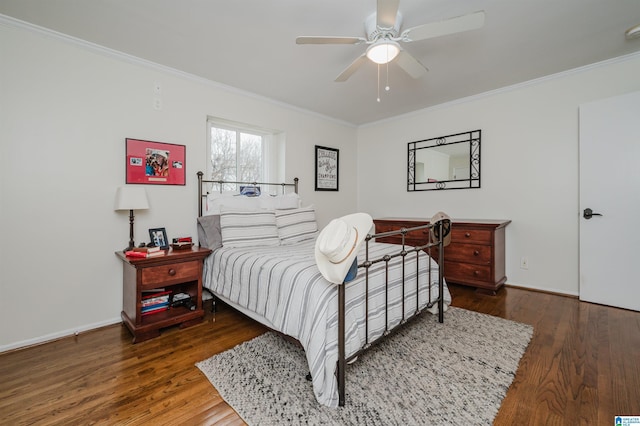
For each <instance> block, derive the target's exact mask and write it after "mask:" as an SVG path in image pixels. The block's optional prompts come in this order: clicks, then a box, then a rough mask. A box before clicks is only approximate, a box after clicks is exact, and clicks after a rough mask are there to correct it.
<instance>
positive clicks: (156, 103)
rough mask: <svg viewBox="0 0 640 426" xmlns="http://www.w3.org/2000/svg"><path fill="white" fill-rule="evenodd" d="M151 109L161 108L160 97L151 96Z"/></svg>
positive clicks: (158, 109)
mask: <svg viewBox="0 0 640 426" xmlns="http://www.w3.org/2000/svg"><path fill="white" fill-rule="evenodd" d="M153 109H155V110H157V111H160V110H161V109H162V99H160V98H153Z"/></svg>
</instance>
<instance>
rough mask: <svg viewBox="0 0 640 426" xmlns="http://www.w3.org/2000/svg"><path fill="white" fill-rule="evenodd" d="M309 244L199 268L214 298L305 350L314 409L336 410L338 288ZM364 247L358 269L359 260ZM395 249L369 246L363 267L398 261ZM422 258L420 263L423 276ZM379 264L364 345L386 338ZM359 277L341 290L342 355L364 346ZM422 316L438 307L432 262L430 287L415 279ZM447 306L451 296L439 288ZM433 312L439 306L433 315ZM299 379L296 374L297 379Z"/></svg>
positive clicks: (396, 289) (217, 257) (423, 277)
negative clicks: (384, 259) (325, 275)
mask: <svg viewBox="0 0 640 426" xmlns="http://www.w3.org/2000/svg"><path fill="white" fill-rule="evenodd" d="M314 246H315V240H307V241H302V242H299V243H296V244H291V245H282V246H276V247H251V248H247V247H245V248H228V247H222V248H219V249H217V250H216V251H214V253H213V254H212V255H210V256H209V257H208V258H207V259H206V261H205V265H204V268H205V272H204V286H205V287H207V288H208V289H210V290H211V291H212V292H213V293H214V294H215V295H216V296H217V297H220V298H221V299H222V300H224V301H225V302H227V303H229V304H231V305H232V306H234V307H236V308H237V309H239V310H240V311H242V312H244V313H246V314H247V315H249V316H250V317H252V318H254V319H256V320H257V321H260V322H261V323H263V324H265V325H267V326H268V327H270V328H272V329H275V330H277V331H280V332H282V333H284V334H287V335H289V336H292V337H294V338H295V339H297V340H298V341H299V342H300V343H301V344H302V346H303V347H304V349H305V353H306V356H307V361H308V364H309V371H310V372H311V375H312V377H313V390H314V393H315V395H316V398H317V400H318V402H320V403H321V404H324V405H327V406H329V407H337V406H338V386H337V379H336V375H335V369H336V362H337V359H338V346H337V345H338V343H337V336H338V296H337V291H336V286H335V285H334V284H331V283H329V282H328V281H326V280H325V279H324V278H323V277H322V275H321V274H320V272H319V271H318V268H317V266H316V263H315V257H314ZM364 246H365V245H364V244H363V246H362V249H361V252H360V253H359V255H358V262H359V263H362V262H363V261H364V259H365V254H364V253H365V252H364ZM400 248H401V247H400V246H397V245H390V244H381V243H375V242H370V243H369V259H370V260H374V259H377V258H380V257H381V256H382V255H384V254H385V253H387V254H392V253H397V252H398V251H399V250H400ZM415 259H416V255H415V254H411V255H409V256H407V259H406V260H405V274H406V278H405V286H404V287H405V300H406V304H405V317H408V316H410V315H411V313H413V312H414V311H415V309H416V306H415V305H416V303H415V293H416V266H415V261H416V260H415ZM427 259H428V256H427V255H426V254H422V255H421V256H420V258H419V260H418V262H419V265H420V266H421V268H424V269H425V270H426V268H427ZM384 268H385V265H384V262H380V263H377V264H375V265H374V266H372V267H371V268H370V269H369V294H370V296H369V341H372V340H374V339H375V338H376V337H378V336H380V335H382V334H383V333H384V330H385V314H384V310H385V295H384V276H385V272H384ZM363 271H364V270H363V269H361V270H360V271H359V274H358V276H357V278H356V279H355V280H353V281H351V282H349V283H347V284H346V285H347V287H346V326H345V330H346V336H345V342H346V354H347V357H348V356H350V355H352V354H354V353H355V352H356V351H357V350H359V349H360V348H361V347H362V346H363V345H364V344H365V326H364V323H365V315H364V311H365V305H364V303H365V302H364V296H363V294H364V288H365V284H364V281H365V280H364V275H365V274H364V272H363ZM419 277H420V279H419V280H420V283H419V285H420V289H421V290H420V292H419V304H420V308H423V307H425V306H426V305H427V304H428V303H429V301H430V300H429V299H430V298H431V300H436V298H437V292H438V267H437V265H436V264H435V262H431V279H430V283H431V284H430V286H429V285H427V273H426V272H421V273H420V274H419ZM401 300H402V259H401V258H400V257H398V258H395V259H393V260H391V261H390V262H389V299H388V303H389V312H390V313H389V316H388V318H389V319H388V321H389V328H391V327H392V326H393V325H396V324H398V323H399V322H400V320H401V316H402V306H401ZM444 300H445V306H447V305H448V303H449V302H450V301H451V296H450V294H449V291H448V289H447V288H446V286H445V294H444ZM433 309H434V310H436V309H437V304H436V305H435V306H434V307H433ZM301 374H302V372H301Z"/></svg>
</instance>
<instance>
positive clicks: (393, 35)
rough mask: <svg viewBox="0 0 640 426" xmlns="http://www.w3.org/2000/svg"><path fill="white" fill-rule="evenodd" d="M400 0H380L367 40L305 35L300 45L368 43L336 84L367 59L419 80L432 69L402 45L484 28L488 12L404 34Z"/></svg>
mask: <svg viewBox="0 0 640 426" xmlns="http://www.w3.org/2000/svg"><path fill="white" fill-rule="evenodd" d="M399 3H400V0H378V4H377V11H376V12H375V13H373V14H372V15H371V16H369V17H368V18H367V19H366V20H365V23H364V26H365V32H366V38H365V37H333V36H301V37H297V38H296V44H363V43H364V44H368V45H369V47H368V48H367V50H366V51H365V52H364V53H363V54H362V55H360V56H359V57H358V58H357V59H356V60H355V61H353V62H352V63H351V65H349V66H348V67H347V68H346V69H345V70H344V71H342V73H340V75H339V76H338V77H337V78H336V80H335V81H337V82H343V81H347V79H349V77H351V75H353V73H355V72H356V71H357V70H358V68H360V67H361V66H362V65H363V64H364V63H365V62H366V61H367V59H370V60H371V61H373V62H375V63H377V64H386V63H389V62H391V61H393V60H395V61H396V63H397V64H398V65H399V66H400V68H402V69H403V70H404V71H406V72H407V73H408V74H409V75H410V76H411V77H413V78H419V77H421V76H423V75H424V74H425V73H426V72H427V71H428V70H427V68H426V67H425V66H424V65H422V64H421V63H420V61H418V60H417V59H416V58H414V57H413V56H412V55H411V54H409V53H408V52H407V51H406V50H404V49H403V48H402V46H401V45H400V42H401V43H409V42H413V41H420V40H425V39H428V38H434V37H440V36H443V35H447V34H454V33H458V32H462V31H468V30H473V29H477V28H480V27H482V26H483V25H484V12H483V11H479V12H474V13H470V14H468V15H463V16H458V17H455V18H450V19H445V20H443V21H438V22H430V23H427V24H423V25H418V26H416V27H413V28H409V29H406V30H403V31H402V32H400V28H401V26H402V14H401V13H400V12H399V11H398V5H399Z"/></svg>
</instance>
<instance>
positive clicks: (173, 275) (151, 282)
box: [142, 260, 201, 287]
mask: <svg viewBox="0 0 640 426" xmlns="http://www.w3.org/2000/svg"><path fill="white" fill-rule="evenodd" d="M200 264H201V262H199V261H195V260H194V261H191V262H183V263H173V264H171V265H161V266H152V267H149V268H144V269H142V286H143V287H144V286H151V287H159V286H162V285H163V284H170V283H173V282H184V281H189V280H198V279H199V272H200Z"/></svg>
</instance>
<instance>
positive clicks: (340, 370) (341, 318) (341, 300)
mask: <svg viewBox="0 0 640 426" xmlns="http://www.w3.org/2000/svg"><path fill="white" fill-rule="evenodd" d="M434 227H438V228H437V229H436V231H437V232H435V234H436V235H439V236H440V238H439V241H437V242H435V243H428V244H425V245H422V246H417V247H407V246H406V245H405V236H406V235H407V233H409V232H411V231H418V230H424V229H429V230H431V228H434ZM392 235H401V236H402V246H401V249H400V250H399V251H398V252H397V253H394V254H392V255H384V256H382V257H380V258H377V259H370V258H369V242H370V241H371V240H374V239H375V238H379V237H387V236H392ZM443 235H444V221H439V222H436V223H435V224H428V225H422V226H416V227H413V228H402V229H400V230H397V231H388V232H382V233H379V234H374V235H367V238H366V240H365V241H366V242H365V244H366V255H365V260H364V262H362V263H360V264H358V271H359V272H360V271H361V269H364V273H365V344H364V345H363V347H362V348H361V349H359V350H358V351H357V352H356V353H355V354H353V355H351V356H350V357H349V358H346V354H345V303H346V286H347V285H348V283H343V284H341V285H339V286H338V362H337V370H336V374H337V378H338V397H339V400H338V404H339V405H340V406H344V404H345V386H346V384H345V370H346V366H347V363H348V362H350V361H352V360H354V359H355V358H357V357H358V356H359V355H360V354H362V353H363V352H364V351H366V350H367V349H369V348H370V347H371V346H373V345H374V344H376V343H378V342H380V341H381V340H383V339H384V338H386V337H388V336H389V335H390V334H392V333H393V332H394V331H395V330H397V329H398V328H399V327H401V326H402V325H404V324H406V323H407V322H408V321H410V320H411V319H414V318H416V317H417V316H418V315H420V313H421V312H422V311H423V310H424V309H426V308H431V307H433V305H435V304H436V303H437V304H438V321H439V322H441V323H442V322H444V296H443V294H444V243H443ZM435 247H437V248H438V297H437V298H436V299H435V300H432V295H431V280H430V277H431V262H430V257H431V256H429V255H427V256H425V257H426V259H427V262H428V267H427V269H426V271H425V272H423V273H426V274H428V278H427V286H428V288H429V303H428V304H427V305H426V306H425V308H422V309H420V303H419V300H418V299H419V294H420V291H419V290H420V289H419V283H420V264H419V263H420V262H419V260H420V253H421V252H422V251H423V250H427V251H429V249H430V248H435ZM412 253H415V254H416V296H415V297H416V310H415V311H414V312H410V313H409V314H408V315H407V314H406V312H405V311H406V309H405V304H406V300H405V284H406V283H405V277H406V273H405V272H406V271H405V259H406V257H407V256H408V255H410V254H412ZM400 256H401V257H402V318H401V320H400V322H399V323H398V324H397V325H395V326H393V327H391V328H389V321H388V311H389V306H388V290H389V275H388V272H389V261H390V260H391V259H393V258H397V257H400ZM380 262H385V331H384V333H383V334H382V335H381V336H380V337H378V338H376V339H374V340H372V341H369V294H368V293H369V268H371V266H373V265H375V264H377V263H380Z"/></svg>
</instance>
